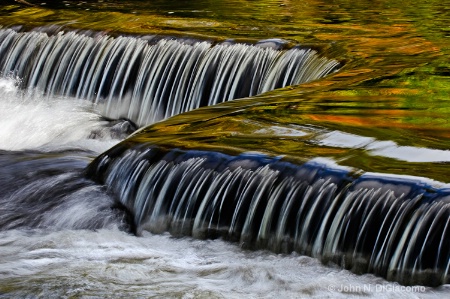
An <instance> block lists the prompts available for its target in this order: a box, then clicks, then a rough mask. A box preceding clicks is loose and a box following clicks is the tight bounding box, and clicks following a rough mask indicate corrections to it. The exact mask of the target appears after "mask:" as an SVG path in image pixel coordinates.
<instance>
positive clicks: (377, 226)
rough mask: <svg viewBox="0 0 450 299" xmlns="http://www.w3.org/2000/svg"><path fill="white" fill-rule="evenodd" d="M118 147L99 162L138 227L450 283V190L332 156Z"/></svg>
mask: <svg viewBox="0 0 450 299" xmlns="http://www.w3.org/2000/svg"><path fill="white" fill-rule="evenodd" d="M124 148H126V147H121V146H118V147H116V148H115V149H113V150H111V151H109V152H107V153H106V154H103V155H101V156H100V157H99V158H97V159H96V161H95V162H94V163H93V164H91V165H90V168H89V174H90V175H91V176H92V177H94V178H96V179H97V180H98V181H100V182H101V183H104V184H105V185H106V186H107V188H108V189H109V190H110V192H112V193H113V194H116V196H117V198H118V200H119V201H120V203H121V204H123V205H124V206H126V207H127V209H128V210H129V211H130V212H131V214H132V215H133V217H134V225H135V226H136V230H137V231H138V233H139V232H141V231H142V230H149V231H152V232H158V233H160V232H164V231H169V232H171V233H172V234H174V235H177V236H182V235H188V236H193V237H196V238H217V237H221V238H224V239H227V240H231V241H236V242H239V244H241V246H243V247H246V248H267V249H270V250H273V251H275V252H291V251H296V252H298V253H301V254H305V255H309V256H313V257H318V258H320V259H321V260H322V261H324V262H333V263H336V264H339V265H342V266H343V267H345V268H347V269H351V270H352V271H354V272H356V273H367V272H369V273H375V274H377V275H380V276H383V277H386V278H387V279H389V280H396V281H399V282H401V283H405V284H416V283H419V284H426V285H439V284H444V283H448V282H449V278H450V277H449V272H448V269H449V263H450V262H449V258H450V250H449V248H450V246H448V245H449V244H448V240H449V237H450V236H449V234H450V229H449V224H448V222H449V217H450V187H449V186H447V185H443V184H440V183H438V182H435V181H431V180H428V179H425V178H419V177H407V176H394V175H390V176H388V175H382V174H371V173H366V174H364V175H362V176H359V177H358V176H355V175H354V174H353V172H352V170H351V169H348V168H344V167H339V166H337V165H336V164H332V163H330V162H328V161H323V160H312V161H310V162H307V163H305V164H303V165H295V164H291V163H287V162H283V161H280V160H278V159H270V158H267V157H264V156H260V155H250V154H247V155H240V156H236V157H233V156H228V155H224V154H218V153H213V152H201V151H188V152H185V151H180V150H171V151H166V150H162V149H159V148H156V147H152V146H148V145H147V146H145V145H137V146H135V147H133V148H132V149H128V150H126V149H124Z"/></svg>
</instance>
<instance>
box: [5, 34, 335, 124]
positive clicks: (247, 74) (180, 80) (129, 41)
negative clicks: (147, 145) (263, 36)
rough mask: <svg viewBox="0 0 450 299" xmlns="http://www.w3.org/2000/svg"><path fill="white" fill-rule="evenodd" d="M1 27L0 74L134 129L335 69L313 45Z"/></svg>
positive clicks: (28, 87)
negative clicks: (90, 106) (86, 104)
mask: <svg viewBox="0 0 450 299" xmlns="http://www.w3.org/2000/svg"><path fill="white" fill-rule="evenodd" d="M277 43H278V44H279V45H280V44H281V41H276V40H275V41H270V40H268V41H263V42H260V43H259V44H256V45H246V44H233V43H222V44H217V45H213V44H212V43H210V42H201V41H191V40H184V41H183V40H175V39H156V38H153V39H152V38H135V37H117V38H113V37H111V36H108V35H101V34H93V33H91V36H89V35H87V34H86V33H76V32H72V31H71V32H66V33H65V32H59V33H56V34H53V35H50V36H49V35H48V34H46V33H43V32H16V31H14V30H12V29H2V30H0V74H3V75H4V76H5V75H7V76H11V77H18V78H20V79H21V80H22V85H23V87H24V88H27V89H31V90H35V89H37V90H40V91H41V92H43V93H45V94H47V95H50V96H55V95H63V96H75V97H77V98H81V99H87V100H90V101H93V102H94V103H96V104H97V105H98V106H99V107H98V109H99V110H100V111H101V112H102V114H103V115H104V116H107V117H110V118H121V117H122V118H128V119H130V120H132V121H133V122H135V123H137V124H138V125H140V126H143V125H147V124H150V123H154V122H156V121H159V120H162V119H165V118H168V117H170V116H173V115H176V114H180V113H182V112H186V111H189V110H193V109H196V108H198V107H200V106H209V105H215V104H218V103H221V102H224V101H229V100H233V99H237V98H243V97H248V96H253V95H256V94H260V93H263V92H266V91H270V90H273V89H276V88H280V87H285V86H288V85H295V84H300V83H304V82H309V81H312V80H315V79H318V78H322V77H324V76H326V75H327V74H330V73H332V72H334V71H336V70H337V68H338V67H339V63H338V62H337V61H335V60H330V59H326V58H323V57H319V56H318V54H317V52H316V51H314V50H311V49H301V48H292V49H290V50H277V49H275V48H276V46H277Z"/></svg>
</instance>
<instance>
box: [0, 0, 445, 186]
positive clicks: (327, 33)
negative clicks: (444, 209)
mask: <svg viewBox="0 0 450 299" xmlns="http://www.w3.org/2000/svg"><path fill="white" fill-rule="evenodd" d="M29 2H31V3H37V4H39V3H40V2H38V1H29ZM446 2H448V1H436V0H434V1H427V2H423V3H417V2H416V1H402V2H397V1H375V2H374V1H356V2H355V1H349V0H348V1H345V0H336V1H319V0H307V1H289V0H284V1H281V0H279V1H276V0H265V1H243V0H231V1H206V0H204V1H126V2H119V1H90V2H80V1H48V3H47V4H46V5H36V6H27V5H21V4H13V3H14V2H11V4H10V5H3V6H0V7H1V8H0V17H1V19H0V24H2V25H4V26H10V25H24V26H25V27H26V28H32V27H36V26H43V25H48V24H59V25H61V26H67V27H70V28H80V29H91V30H102V31H107V32H111V33H114V34H120V33H133V34H163V35H176V36H192V37H200V38H208V39H213V40H223V39H236V40H250V41H255V40H259V39H264V38H273V37H276V38H283V39H287V40H289V41H291V42H292V43H302V44H305V43H306V44H314V45H318V46H319V48H320V49H321V50H322V53H323V55H326V56H328V57H333V58H337V59H339V60H341V61H343V62H345V64H344V67H343V69H342V70H341V71H340V72H339V73H337V74H335V75H333V76H330V77H328V78H325V79H323V80H320V81H318V82H312V83H309V84H304V85H302V86H295V87H289V88H285V89H282V90H276V91H273V92H269V93H267V94H264V95H261V96H258V97H254V98H251V99H242V100H237V101H233V102H229V103H225V104H222V105H219V106H216V107H208V108H202V109H199V110H198V111H193V112H190V113H187V114H184V115H179V116H176V117H174V118H172V119H169V120H167V121H165V122H162V123H159V124H155V125H153V126H151V127H149V128H147V129H146V130H144V131H143V132H146V133H145V134H140V135H137V136H135V137H134V138H133V139H132V140H131V141H130V144H132V143H133V142H134V141H139V142H142V141H145V142H152V143H158V144H163V145H168V146H179V147H185V148H203V149H211V148H212V149H216V150H221V151H229V152H240V151H249V150H252V151H260V152H264V153H267V154H270V155H286V156H287V159H291V160H302V161H303V160H307V159H310V158H314V157H317V156H324V157H331V158H333V159H336V160H337V161H339V163H340V164H343V165H349V166H353V167H356V168H358V169H363V170H366V171H378V172H389V173H398V174H411V175H420V176H428V177H431V178H435V179H438V180H440V181H445V182H448V181H449V179H448V176H447V170H448V167H447V163H430V162H426V163H418V162H405V161H401V160H400V159H394V158H388V157H382V156H377V155H374V154H373V153H371V152H369V151H367V150H366V149H364V148H343V147H333V146H326V145H323V144H318V143H317V142H316V141H315V140H316V139H317V138H320V134H323V132H325V131H327V132H330V131H339V132H345V133H351V134H356V135H359V136H365V137H371V138H374V139H375V140H378V141H387V140H390V141H393V142H395V143H396V144H397V145H398V146H414V147H427V148H431V149H440V150H448V149H450V126H449V121H448V119H449V115H450V114H449V113H450V111H449V109H450V105H449V92H450V84H449V83H450V82H449V78H450V77H449V76H450V59H449V55H450V52H449V51H450V47H449V42H448V38H449V36H450V33H449V32H450V27H449V25H448V24H449V21H450V13H449V11H450V10H449V9H448V8H447V7H450V6H449V5H448V4H450V3H446ZM274 126H276V127H278V128H285V129H286V130H291V129H293V128H294V129H295V128H299V127H301V128H302V129H305V128H307V130H306V131H308V134H306V135H304V136H290V135H289V134H287V136H286V135H283V134H280V132H279V130H278V131H277V130H271V129H270V128H272V127H274ZM264 130H265V131H264ZM315 138H316V139H315Z"/></svg>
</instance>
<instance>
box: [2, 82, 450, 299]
mask: <svg viewBox="0 0 450 299" xmlns="http://www.w3.org/2000/svg"><path fill="white" fill-rule="evenodd" d="M15 85H16V82H15V81H14V80H11V79H8V80H6V79H1V80H0V100H1V102H0V105H1V108H2V109H1V111H2V114H3V115H2V120H1V124H2V127H5V126H9V130H7V132H10V133H12V132H14V133H13V134H5V131H6V130H2V134H4V136H2V140H3V142H2V149H3V151H2V152H1V156H0V157H1V159H0V160H1V161H0V166H1V168H0V169H1V171H0V181H1V184H2V191H3V192H2V199H1V200H2V201H3V202H2V205H1V211H2V220H1V221H0V222H1V223H2V227H4V228H5V227H9V229H8V230H4V231H2V232H0V236H1V238H0V240H1V241H0V244H1V247H2V250H1V253H0V265H1V266H0V269H1V270H0V298H10V297H45V298H60V297H73V296H76V297H91V298H92V297H94V298H95V297H111V296H114V297H117V296H119V297H123V296H127V297H130V298H141V297H152V296H162V297H176V298H179V297H182V298H198V297H200V298H241V297H242V296H245V297H248V298H273V297H275V296H281V297H284V298H294V297H295V298H298V297H317V298H323V297H327V296H331V297H333V298H348V296H352V297H364V298H366V297H375V298H379V297H383V298H410V297H411V296H413V297H414V296H415V297H420V298H438V297H441V296H444V295H445V294H447V293H448V292H450V290H449V289H448V287H447V286H442V287H439V288H429V287H423V286H410V287H406V286H402V285H399V284H397V283H392V282H386V281H385V280H383V279H381V278H377V277H375V276H372V275H355V274H352V273H351V272H349V271H346V270H342V269H341V268H339V267H335V266H332V265H329V266H323V265H322V264H320V262H319V261H318V260H316V259H313V258H310V257H305V256H300V255H297V254H287V255H286V254H273V253H269V252H265V251H246V250H242V249H240V248H239V246H237V245H233V244H227V243H225V242H224V241H221V240H214V241H201V240H192V239H188V238H187V239H186V238H184V239H174V238H172V237H170V236H169V235H152V234H150V233H147V232H144V233H143V235H142V236H141V237H135V236H133V235H130V234H128V233H126V232H124V230H123V228H124V219H125V218H126V217H127V215H125V214H124V213H123V211H122V210H121V209H120V208H117V209H111V204H112V198H110V197H109V195H108V194H107V193H106V191H105V190H104V189H102V187H100V186H97V185H94V184H93V183H92V182H90V181H86V180H85V179H83V177H82V175H81V174H82V170H83V169H84V167H86V165H87V163H88V162H89V161H91V160H92V159H93V158H94V157H95V156H97V155H98V154H99V153H100V152H102V151H104V150H106V149H108V148H110V147H111V146H112V145H113V144H114V143H117V142H118V141H119V139H114V138H112V137H111V134H110V133H111V126H108V122H107V121H105V120H104V119H102V117H101V116H100V115H99V114H97V113H96V112H95V110H94V109H93V107H92V105H91V104H89V103H85V102H79V103H78V104H76V105H74V104H73V100H71V99H67V98H66V99H62V98H48V97H45V98H39V97H34V98H32V99H31V98H28V97H27V95H26V94H24V93H23V92H21V91H19V90H18V89H17V87H16V86H15ZM69 120H70V121H69ZM24 126H25V129H24ZM99 130H100V131H101V130H103V131H102V132H103V134H101V136H103V137H101V138H96V139H92V136H93V135H92V132H93V131H96V132H98V131H99ZM49 132H50V133H49ZM68 132H70V133H68ZM95 136H96V137H98V136H99V135H98V134H97V135H95ZM112 136H113V137H114V136H116V135H114V134H113V135H112ZM18 150H20V151H18ZM74 180H78V181H79V183H77V184H75V186H74V185H73V182H74ZM68 182H70V183H69V184H68ZM64 184H66V186H67V187H64ZM6 186H9V187H10V189H8V188H6ZM61 190H62V191H61ZM60 191H61V192H60ZM13 198H17V199H21V200H24V199H25V200H29V201H30V202H29V203H24V202H17V201H14V200H12V199H13ZM55 198H57V200H55ZM30 203H31V204H30ZM46 204H50V205H53V207H49V206H48V205H46ZM23 209H25V210H23ZM31 215H34V217H31ZM21 217H22V218H21ZM30 219H34V220H33V221H34V222H33V221H30ZM21 221H22V222H21ZM27 225H29V226H30V227H31V228H30V229H26V227H27ZM15 227H18V228H20V229H14V228H15ZM74 228H77V230H73V229H74ZM83 228H89V230H84V229H83ZM94 228H95V230H93V229H94ZM119 228H122V229H120V230H119ZM125 230H126V228H125Z"/></svg>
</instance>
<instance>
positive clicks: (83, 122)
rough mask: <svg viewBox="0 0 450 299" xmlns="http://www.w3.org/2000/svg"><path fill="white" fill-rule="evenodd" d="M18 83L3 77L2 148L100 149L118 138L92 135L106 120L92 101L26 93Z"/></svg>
mask: <svg viewBox="0 0 450 299" xmlns="http://www.w3.org/2000/svg"><path fill="white" fill-rule="evenodd" d="M15 85H16V84H15V82H14V80H12V79H0V140H1V141H2V142H1V143H0V149H3V150H24V149H36V148H41V149H42V148H46V149H60V148H64V147H77V148H84V149H90V150H94V151H96V152H101V151H104V150H106V149H108V148H110V147H111V146H113V145H114V144H116V143H117V142H118V141H119V140H111V139H108V138H104V139H103V140H93V139H90V138H89V136H90V134H91V132H92V131H93V130H98V129H101V128H102V126H104V125H105V123H106V122H105V121H103V120H102V119H101V116H100V115H99V114H97V113H96V112H95V111H94V110H93V107H92V104H91V103H90V102H87V101H80V100H76V99H73V98H55V97H53V98H49V97H46V96H42V95H39V94H38V93H34V94H33V95H27V94H23V93H22V92H20V91H18V90H17V88H16V86H15Z"/></svg>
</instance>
